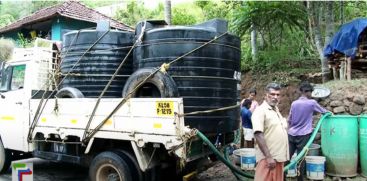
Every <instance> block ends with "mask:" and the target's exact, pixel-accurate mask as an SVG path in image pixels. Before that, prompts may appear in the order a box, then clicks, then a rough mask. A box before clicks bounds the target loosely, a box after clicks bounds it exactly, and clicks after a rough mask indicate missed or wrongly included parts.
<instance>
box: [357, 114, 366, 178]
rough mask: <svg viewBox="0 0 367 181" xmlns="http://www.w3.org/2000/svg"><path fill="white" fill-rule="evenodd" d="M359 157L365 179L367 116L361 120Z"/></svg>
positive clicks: (363, 116)
mask: <svg viewBox="0 0 367 181" xmlns="http://www.w3.org/2000/svg"><path fill="white" fill-rule="evenodd" d="M359 153H360V154H359V156H360V163H361V171H362V173H361V174H362V175H363V176H364V177H366V176H367V115H362V116H361V118H360V120H359Z"/></svg>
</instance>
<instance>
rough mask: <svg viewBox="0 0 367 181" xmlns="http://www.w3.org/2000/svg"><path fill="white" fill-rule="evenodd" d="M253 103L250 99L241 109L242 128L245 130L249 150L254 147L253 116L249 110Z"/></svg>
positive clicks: (245, 101) (246, 100)
mask: <svg viewBox="0 0 367 181" xmlns="http://www.w3.org/2000/svg"><path fill="white" fill-rule="evenodd" d="M251 103H252V101H251V100H250V99H245V100H244V101H243V103H242V107H241V120H242V128H243V135H244V139H245V141H246V147H247V148H253V147H254V141H253V140H254V133H253V131H252V123H251V116H252V113H251V111H250V110H249V109H250V107H251Z"/></svg>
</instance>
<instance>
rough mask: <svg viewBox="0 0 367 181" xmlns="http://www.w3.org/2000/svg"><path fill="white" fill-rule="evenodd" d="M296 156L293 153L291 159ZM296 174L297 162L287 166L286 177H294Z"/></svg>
mask: <svg viewBox="0 0 367 181" xmlns="http://www.w3.org/2000/svg"><path fill="white" fill-rule="evenodd" d="M296 156H297V154H294V155H293V156H292V159H291V160H293V159H294V158H296ZM296 176H297V164H294V165H293V166H291V167H289V169H288V171H287V177H296Z"/></svg>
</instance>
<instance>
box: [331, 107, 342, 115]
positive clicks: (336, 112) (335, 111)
mask: <svg viewBox="0 0 367 181" xmlns="http://www.w3.org/2000/svg"><path fill="white" fill-rule="evenodd" d="M343 112H345V108H344V106H339V107H336V108H334V109H333V113H335V114H338V113H343Z"/></svg>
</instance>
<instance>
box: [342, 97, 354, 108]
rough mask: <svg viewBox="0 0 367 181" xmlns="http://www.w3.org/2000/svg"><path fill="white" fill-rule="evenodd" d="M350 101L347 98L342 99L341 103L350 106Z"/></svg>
mask: <svg viewBox="0 0 367 181" xmlns="http://www.w3.org/2000/svg"><path fill="white" fill-rule="evenodd" d="M351 103H352V102H350V101H349V100H348V99H344V100H343V104H344V106H348V107H349V106H350V104H351Z"/></svg>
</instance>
